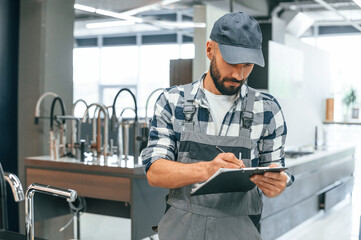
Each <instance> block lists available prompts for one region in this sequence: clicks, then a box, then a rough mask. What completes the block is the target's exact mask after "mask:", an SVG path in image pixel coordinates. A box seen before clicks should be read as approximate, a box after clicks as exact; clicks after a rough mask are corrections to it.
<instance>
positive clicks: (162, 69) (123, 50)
mask: <svg viewBox="0 0 361 240" xmlns="http://www.w3.org/2000/svg"><path fill="white" fill-rule="evenodd" d="M178 58H194V44H193V43H187V44H181V45H180V44H161V45H160V44H157V45H137V46H112V47H101V48H75V49H74V101H76V100H77V99H79V98H82V99H84V100H85V101H86V102H87V103H88V104H90V103H94V102H98V103H102V104H104V105H105V106H110V105H112V104H113V99H114V97H115V95H116V93H117V92H118V91H119V90H120V89H121V88H124V87H126V88H129V89H130V90H131V91H132V92H133V93H134V95H135V96H136V99H137V103H138V116H140V117H144V116H145V105H146V100H147V98H148V96H149V95H150V94H151V93H152V92H153V91H154V90H155V89H157V88H167V87H169V60H170V59H178ZM159 94H160V92H159V93H158V94H155V95H154V96H152V99H151V100H150V102H149V108H148V116H149V115H152V113H153V106H154V102H155V100H156V99H157V96H159ZM126 107H131V108H134V105H133V100H132V98H131V96H130V95H129V94H128V93H124V94H123V93H121V96H119V98H118V100H117V114H118V115H119V114H120V113H121V110H122V109H124V108H126ZM110 113H111V112H110ZM79 114H80V115H81V113H79ZM79 114H78V113H77V116H78V115H79ZM133 116H134V114H133V113H132V112H131V111H126V112H124V117H133Z"/></svg>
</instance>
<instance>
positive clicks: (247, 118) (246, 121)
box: [242, 111, 254, 129]
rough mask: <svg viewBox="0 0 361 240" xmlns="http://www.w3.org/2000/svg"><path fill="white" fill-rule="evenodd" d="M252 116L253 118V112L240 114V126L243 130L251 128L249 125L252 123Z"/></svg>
mask: <svg viewBox="0 0 361 240" xmlns="http://www.w3.org/2000/svg"><path fill="white" fill-rule="evenodd" d="M253 116H254V113H253V112H249V111H243V112H242V126H243V127H244V128H247V129H250V128H251V125H252V122H253Z"/></svg>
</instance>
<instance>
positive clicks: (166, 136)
mask: <svg viewBox="0 0 361 240" xmlns="http://www.w3.org/2000/svg"><path fill="white" fill-rule="evenodd" d="M171 119H172V110H171V107H170V104H169V101H168V100H167V98H166V94H165V93H162V94H161V95H160V96H159V98H158V100H157V102H156V103H155V106H154V116H153V119H152V123H151V128H150V132H149V139H148V146H147V147H146V148H144V149H143V151H142V153H141V158H142V161H143V165H145V171H146V172H147V171H148V169H149V167H150V166H151V165H152V163H153V162H155V161H156V160H158V159H168V160H173V161H174V160H175V146H176V137H175V133H174V130H173V124H172V121H171Z"/></svg>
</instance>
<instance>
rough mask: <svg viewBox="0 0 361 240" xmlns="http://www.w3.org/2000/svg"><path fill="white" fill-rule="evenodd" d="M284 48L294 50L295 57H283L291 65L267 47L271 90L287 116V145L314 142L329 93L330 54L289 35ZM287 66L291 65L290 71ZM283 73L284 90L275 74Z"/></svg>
mask: <svg viewBox="0 0 361 240" xmlns="http://www.w3.org/2000/svg"><path fill="white" fill-rule="evenodd" d="M285 47H288V48H291V49H293V50H294V51H296V52H295V55H294V56H295V57H294V58H292V57H291V55H292V54H288V55H286V56H283V57H284V59H285V60H286V61H288V62H290V66H285V65H283V66H282V65H281V66H280V64H279V59H280V56H278V57H277V55H278V54H280V53H279V51H278V52H277V51H273V52H272V49H271V46H270V68H269V71H270V72H269V76H270V79H269V81H270V82H269V84H270V93H271V94H272V95H274V96H275V97H276V98H277V99H278V101H279V102H280V104H281V106H282V109H283V112H284V115H285V118H286V122H287V127H288V136H287V141H286V146H295V145H297V146H299V145H310V144H314V135H315V127H316V125H317V126H319V136H320V135H321V136H322V131H321V130H322V129H321V125H322V121H323V120H324V118H325V101H326V100H325V99H326V98H327V97H328V96H329V94H330V76H329V55H328V53H327V52H325V51H323V50H321V49H319V48H316V47H313V46H310V45H308V44H305V43H303V42H301V41H300V40H299V39H297V38H295V37H293V36H290V35H285ZM297 52H298V53H301V55H298V54H297ZM297 55H298V56H299V57H298V58H297V57H296V56H297ZM277 65H278V67H275V66H277ZM290 67H291V68H293V70H292V71H291V72H289V71H290ZM287 72H288V73H287ZM282 74H288V77H286V78H284V79H283V82H282V86H283V89H280V88H281V87H279V86H280V84H279V83H278V84H277V81H279V77H277V76H280V75H281V77H282ZM275 85H276V86H278V87H275Z"/></svg>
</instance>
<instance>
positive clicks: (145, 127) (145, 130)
mask: <svg viewBox="0 0 361 240" xmlns="http://www.w3.org/2000/svg"><path fill="white" fill-rule="evenodd" d="M163 90H164V88H157V89H155V90H154V91H153V92H152V93H151V94H150V95H149V97H148V98H147V102H146V103H145V119H144V123H143V124H142V126H141V136H139V137H138V138H137V140H138V141H140V147H139V152H142V150H143V149H144V148H146V147H147V145H148V137H149V128H150V124H149V120H148V104H149V100H150V98H151V97H152V96H153V95H154V94H155V93H156V92H158V91H163Z"/></svg>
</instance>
